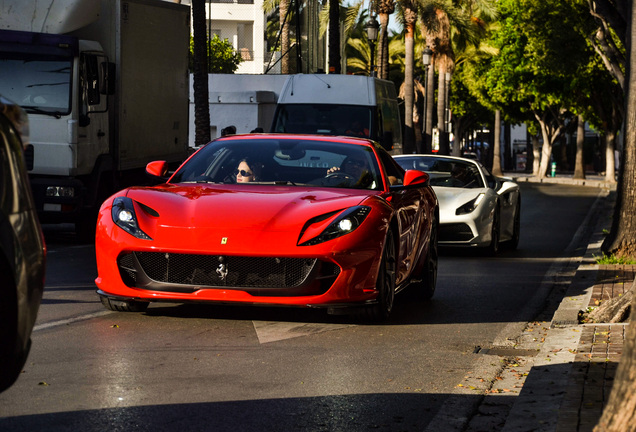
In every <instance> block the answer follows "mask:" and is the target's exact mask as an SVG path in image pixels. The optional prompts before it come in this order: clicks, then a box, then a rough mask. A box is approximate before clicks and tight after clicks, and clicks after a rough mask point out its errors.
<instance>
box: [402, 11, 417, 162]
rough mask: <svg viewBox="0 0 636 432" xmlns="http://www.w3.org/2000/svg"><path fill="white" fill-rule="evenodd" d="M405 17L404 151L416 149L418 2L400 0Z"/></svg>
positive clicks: (410, 151)
mask: <svg viewBox="0 0 636 432" xmlns="http://www.w3.org/2000/svg"><path fill="white" fill-rule="evenodd" d="M400 5H401V8H402V14H403V15H402V16H403V17H404V147H403V152H404V153H413V152H414V150H415V133H414V131H413V103H414V101H415V95H414V91H413V89H414V82H413V79H414V54H415V50H414V46H415V23H416V22H417V4H416V3H413V2H412V1H411V0H400Z"/></svg>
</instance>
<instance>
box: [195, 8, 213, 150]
mask: <svg viewBox="0 0 636 432" xmlns="http://www.w3.org/2000/svg"><path fill="white" fill-rule="evenodd" d="M192 27H193V32H194V36H193V57H194V60H193V61H194V74H193V83H192V86H193V91H194V144H195V145H197V146H199V145H204V144H207V143H208V142H210V104H209V100H208V50H207V47H206V45H207V36H206V31H205V30H206V15H205V0H192Z"/></svg>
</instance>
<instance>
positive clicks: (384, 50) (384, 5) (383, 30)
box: [375, 0, 395, 79]
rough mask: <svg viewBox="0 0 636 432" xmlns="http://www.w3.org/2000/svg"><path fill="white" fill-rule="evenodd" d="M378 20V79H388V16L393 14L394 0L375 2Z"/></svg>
mask: <svg viewBox="0 0 636 432" xmlns="http://www.w3.org/2000/svg"><path fill="white" fill-rule="evenodd" d="M375 4H376V7H377V13H378V18H379V19H380V35H379V37H378V56H377V62H376V64H377V65H378V77H380V78H382V79H389V34H388V31H389V15H391V14H392V13H393V12H395V0H377V1H376V3H375Z"/></svg>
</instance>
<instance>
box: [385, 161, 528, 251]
mask: <svg viewBox="0 0 636 432" xmlns="http://www.w3.org/2000/svg"><path fill="white" fill-rule="evenodd" d="M394 159H395V160H396V161H397V163H398V164H400V166H401V167H402V168H404V169H417V170H420V171H424V172H426V173H428V174H429V176H430V182H431V186H433V190H434V191H435V193H436V194H437V199H438V200H439V209H440V216H439V217H440V226H439V245H440V246H453V247H455V246H466V247H481V248H485V249H486V251H487V252H488V253H489V254H490V255H495V254H496V253H497V252H498V250H499V248H500V247H501V246H505V247H507V248H509V249H516V248H517V245H518V244H519V232H520V228H521V227H520V211H521V193H520V191H519V185H518V184H517V183H515V182H513V181H512V180H511V179H507V178H500V177H495V176H494V175H492V174H491V173H490V171H488V169H486V167H484V166H483V165H482V164H481V163H479V162H478V161H476V160H471V159H466V158H459V157H452V156H437V155H428V154H427V155H396V156H394Z"/></svg>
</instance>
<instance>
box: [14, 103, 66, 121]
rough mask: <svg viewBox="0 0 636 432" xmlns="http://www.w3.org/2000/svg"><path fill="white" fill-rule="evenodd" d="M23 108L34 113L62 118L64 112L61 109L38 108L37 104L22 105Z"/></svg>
mask: <svg viewBox="0 0 636 432" xmlns="http://www.w3.org/2000/svg"><path fill="white" fill-rule="evenodd" d="M22 108H24V110H25V111H26V112H32V113H34V114H44V115H48V116H51V117H55V118H57V119H59V118H62V113H61V112H59V111H46V110H43V109H41V108H38V107H35V106H29V105H22Z"/></svg>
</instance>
